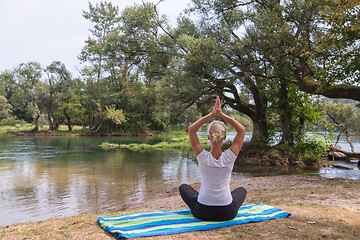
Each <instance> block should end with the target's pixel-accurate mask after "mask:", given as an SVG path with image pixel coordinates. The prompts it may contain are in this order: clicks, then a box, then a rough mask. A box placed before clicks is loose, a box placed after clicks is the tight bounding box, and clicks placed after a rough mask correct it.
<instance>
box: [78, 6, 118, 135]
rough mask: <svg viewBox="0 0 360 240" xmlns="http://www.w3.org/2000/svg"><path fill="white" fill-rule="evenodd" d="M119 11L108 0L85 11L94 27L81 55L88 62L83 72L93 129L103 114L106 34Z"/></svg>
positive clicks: (113, 26)
mask: <svg viewBox="0 0 360 240" xmlns="http://www.w3.org/2000/svg"><path fill="white" fill-rule="evenodd" d="M118 12H119V10H118V7H114V6H113V5H112V4H111V3H108V2H104V3H103V2H102V3H100V4H96V5H95V6H93V5H92V4H91V3H89V11H88V12H86V11H84V12H83V16H84V18H86V19H87V20H89V21H91V23H93V29H91V30H90V32H91V34H92V36H91V37H89V39H88V40H87V41H86V45H85V47H84V48H83V50H82V51H81V55H80V57H79V59H80V61H81V62H82V63H88V65H87V66H86V67H84V68H83V70H82V72H83V75H84V77H85V81H86V83H87V89H86V90H87V96H88V103H89V104H88V106H89V111H90V113H89V115H90V128H91V130H95V129H96V128H98V126H97V118H98V117H100V116H102V115H103V110H102V108H101V103H100V102H99V98H101V93H102V90H103V86H102V78H103V77H104V76H103V75H102V73H103V68H104V67H103V65H104V63H103V62H104V59H103V58H104V51H105V47H106V36H107V35H108V34H109V33H110V32H111V31H113V30H115V28H116V26H117V22H118V16H117V15H118Z"/></svg>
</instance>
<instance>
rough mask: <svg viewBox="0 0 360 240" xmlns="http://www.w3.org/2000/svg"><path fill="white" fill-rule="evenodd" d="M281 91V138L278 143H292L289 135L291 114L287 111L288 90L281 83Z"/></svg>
mask: <svg viewBox="0 0 360 240" xmlns="http://www.w3.org/2000/svg"><path fill="white" fill-rule="evenodd" d="M280 91H281V100H280V101H281V105H282V110H283V112H282V125H283V131H282V140H281V141H280V143H284V144H292V137H291V115H290V112H289V104H288V90H287V87H286V84H284V83H283V84H281V87H280Z"/></svg>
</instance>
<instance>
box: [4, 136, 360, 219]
mask: <svg viewBox="0 0 360 240" xmlns="http://www.w3.org/2000/svg"><path fill="white" fill-rule="evenodd" d="M229 138H231V136H229ZM247 138H249V136H247ZM106 141H108V142H114V143H130V142H150V143H151V142H156V141H159V140H158V139H141V138H96V137H9V136H0V216H1V218H0V226H5V225H10V224H14V223H21V222H29V221H41V220H46V219H49V218H57V217H66V216H72V215H79V214H100V213H104V212H111V211H116V210H120V209H122V208H124V207H126V206H127V205H131V204H137V203H141V202H142V201H144V200H145V199H149V198H153V197H154V196H157V195H160V194H162V193H164V192H165V191H167V190H170V189H173V188H174V187H175V186H179V185H180V184H181V183H183V182H187V183H193V182H196V181H199V172H198V167H197V164H196V161H194V160H195V159H194V155H193V154H192V153H188V152H182V151H153V152H148V151H144V152H141V151H130V150H126V149H114V150H102V149H101V148H99V147H98V145H99V144H101V143H102V142H106ZM358 144H360V139H359V143H358ZM358 149H359V148H358ZM261 172H262V175H264V174H265V175H270V174H286V173H288V172H280V171H279V172H274V171H270V172H265V173H264V171H261ZM317 174H319V173H317ZM320 174H324V173H321V172H320ZM254 175H260V174H259V171H258V170H254V169H252V170H251V169H248V170H245V169H237V168H235V169H234V174H233V177H234V178H240V177H248V176H254ZM326 175H329V174H327V173H325V176H326ZM330 177H331V176H330ZM359 179H360V176H359Z"/></svg>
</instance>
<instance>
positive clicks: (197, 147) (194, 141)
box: [188, 96, 221, 156]
mask: <svg viewBox="0 0 360 240" xmlns="http://www.w3.org/2000/svg"><path fill="white" fill-rule="evenodd" d="M220 113H221V105H220V98H219V96H217V97H216V101H215V105H214V107H213V110H212V112H211V113H209V114H208V115H206V116H204V117H202V118H200V119H199V120H197V121H196V122H194V123H193V124H191V125H190V126H189V128H188V132H189V139H190V145H191V148H192V149H193V151H194V153H195V155H196V156H197V155H199V154H200V153H201V152H202V150H203V148H202V147H201V144H200V141H199V138H198V136H197V134H196V132H197V131H198V130H199V128H200V127H201V126H202V125H204V124H205V123H206V122H207V121H209V120H210V119H211V118H213V117H215V116H216V115H219V114H220Z"/></svg>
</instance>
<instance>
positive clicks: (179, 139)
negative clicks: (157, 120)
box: [101, 132, 209, 151]
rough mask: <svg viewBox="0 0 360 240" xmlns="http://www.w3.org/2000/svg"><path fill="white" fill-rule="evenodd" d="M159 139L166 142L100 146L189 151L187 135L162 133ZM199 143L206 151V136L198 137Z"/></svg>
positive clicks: (106, 147) (105, 143)
mask: <svg viewBox="0 0 360 240" xmlns="http://www.w3.org/2000/svg"><path fill="white" fill-rule="evenodd" d="M160 136H161V137H165V138H166V140H164V141H162V142H159V143H156V144H146V143H141V144H139V143H131V144H115V143H109V142H104V143H102V144H101V147H102V148H103V149H110V148H127V149H131V150H168V149H181V150H185V151H190V150H191V145H190V143H189V138H188V136H187V134H186V133H185V134H183V133H178V132H174V133H171V132H170V133H169V132H167V133H163V134H160ZM199 140H200V143H201V145H202V146H203V148H205V149H208V148H209V146H208V141H207V137H206V136H201V137H199Z"/></svg>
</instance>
